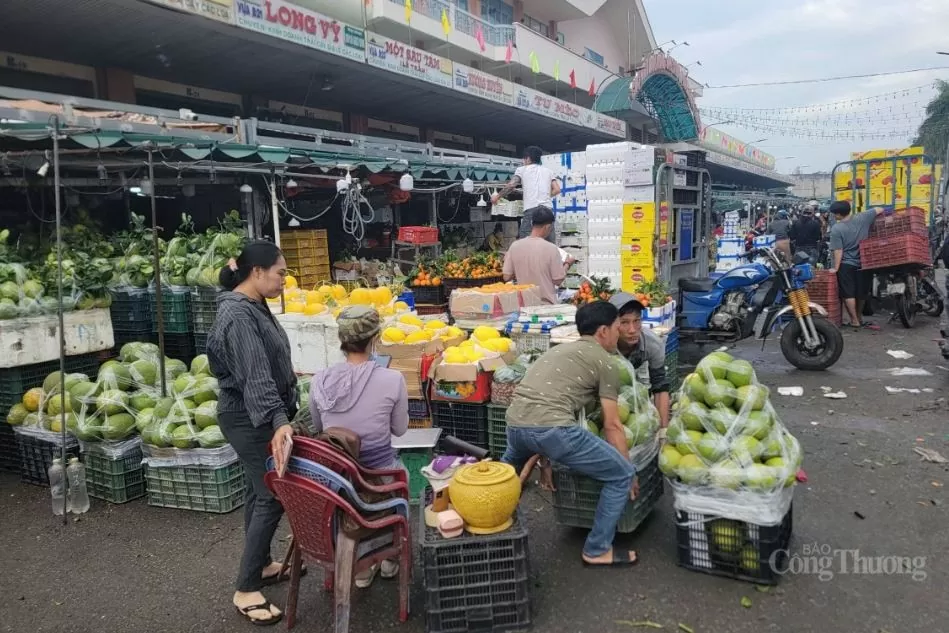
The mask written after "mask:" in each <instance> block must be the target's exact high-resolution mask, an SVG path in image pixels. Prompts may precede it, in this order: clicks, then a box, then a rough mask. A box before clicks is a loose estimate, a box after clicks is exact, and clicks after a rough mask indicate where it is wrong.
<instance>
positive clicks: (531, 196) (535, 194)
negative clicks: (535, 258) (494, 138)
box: [491, 145, 560, 244]
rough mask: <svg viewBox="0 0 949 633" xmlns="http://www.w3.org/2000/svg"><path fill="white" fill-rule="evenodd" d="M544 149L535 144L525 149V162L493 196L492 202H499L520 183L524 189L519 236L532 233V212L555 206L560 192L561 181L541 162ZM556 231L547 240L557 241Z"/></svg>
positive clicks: (551, 232)
mask: <svg viewBox="0 0 949 633" xmlns="http://www.w3.org/2000/svg"><path fill="white" fill-rule="evenodd" d="M542 155H543V151H542V150H541V149H540V148H539V147H537V146H535V145H531V146H530V147H528V148H526V149H525V150H524V164H523V165H521V166H520V167H518V168H517V171H515V172H514V177H513V178H511V182H509V183H507V185H505V186H504V188H503V189H502V190H501V191H500V192H498V193H496V194H494V195H493V196H491V204H497V203H498V200H500V199H501V198H503V197H504V196H506V195H508V194H509V193H511V192H512V191H514V189H515V188H516V187H517V186H518V185H520V186H521V189H522V190H523V191H524V217H523V218H521V226H520V229H519V231H518V234H517V237H518V238H524V237H527V236H528V235H530V234H531V230H532V229H533V222H532V221H531V217H530V213H531V212H532V211H533V210H534V209H536V208H537V207H546V208H548V209H552V208H553V206H554V205H553V197H554V196H556V195H558V194H559V193H560V181H559V180H557V179H556V178H554V173H553V172H552V171H550V170H549V169H547V168H546V167H544V166H543V165H541V164H540V158H541V156H542ZM555 233H556V232H555V231H554V230H553V229H551V231H550V234H549V235H548V236H547V238H546V239H547V241H548V242H550V243H552V244H553V243H556V238H555Z"/></svg>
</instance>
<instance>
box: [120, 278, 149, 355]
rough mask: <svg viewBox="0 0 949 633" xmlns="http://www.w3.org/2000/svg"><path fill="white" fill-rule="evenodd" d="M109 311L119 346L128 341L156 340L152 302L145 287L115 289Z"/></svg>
mask: <svg viewBox="0 0 949 633" xmlns="http://www.w3.org/2000/svg"><path fill="white" fill-rule="evenodd" d="M109 312H110V315H111V317H112V331H113V333H114V334H115V346H116V347H117V348H119V349H121V348H122V346H123V345H125V344H126V343H133V342H150V341H154V336H153V335H152V334H153V333H152V313H151V303H150V301H149V294H148V290H146V289H145V288H122V289H116V290H113V291H112V305H111V306H110V307H109Z"/></svg>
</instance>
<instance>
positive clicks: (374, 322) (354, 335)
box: [336, 306, 382, 343]
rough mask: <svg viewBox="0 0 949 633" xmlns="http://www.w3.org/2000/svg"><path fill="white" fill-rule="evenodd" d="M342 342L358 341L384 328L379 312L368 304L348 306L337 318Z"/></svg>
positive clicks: (370, 336)
mask: <svg viewBox="0 0 949 633" xmlns="http://www.w3.org/2000/svg"><path fill="white" fill-rule="evenodd" d="M336 324H337V326H338V327H339V340H340V342H341V343H357V342H359V341H365V340H366V339H369V338H372V337H373V336H375V335H376V334H378V333H379V331H380V330H381V329H382V320H381V319H380V318H379V313H378V312H376V311H375V310H374V309H373V308H370V307H368V306H348V307H347V308H346V309H344V310H343V311H342V312H340V313H339V316H338V317H337V318H336Z"/></svg>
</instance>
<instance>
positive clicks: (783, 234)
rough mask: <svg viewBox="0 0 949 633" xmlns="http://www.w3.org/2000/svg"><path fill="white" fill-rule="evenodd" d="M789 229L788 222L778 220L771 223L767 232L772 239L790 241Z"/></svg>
mask: <svg viewBox="0 0 949 633" xmlns="http://www.w3.org/2000/svg"><path fill="white" fill-rule="evenodd" d="M790 228H791V221H790V220H782V219H778V220H775V221H774V222H772V223H771V226H769V227H768V232H769V233H771V234H772V235H774V239H776V240H786V239H790V238H789V235H788V231H789V230H790Z"/></svg>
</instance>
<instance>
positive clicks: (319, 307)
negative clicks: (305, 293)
mask: <svg viewBox="0 0 949 633" xmlns="http://www.w3.org/2000/svg"><path fill="white" fill-rule="evenodd" d="M324 312H326V306H325V305H324V304H322V303H315V302H314V303H307V304H306V305H305V306H303V314H307V315H309V316H316V315H317V314H323V313H324Z"/></svg>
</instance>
